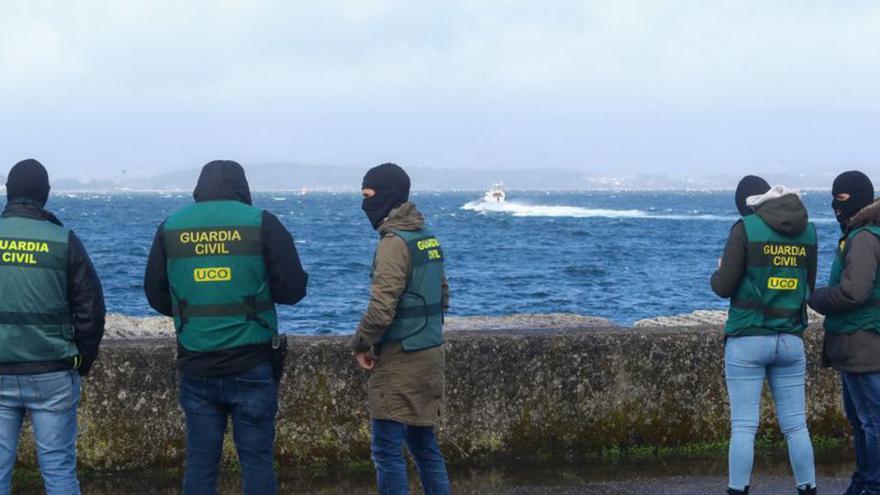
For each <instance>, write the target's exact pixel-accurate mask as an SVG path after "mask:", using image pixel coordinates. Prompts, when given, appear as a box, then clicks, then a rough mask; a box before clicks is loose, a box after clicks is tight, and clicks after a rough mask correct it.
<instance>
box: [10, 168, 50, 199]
mask: <svg viewBox="0 0 880 495" xmlns="http://www.w3.org/2000/svg"><path fill="white" fill-rule="evenodd" d="M16 199H31V200H33V201H35V202H36V203H37V204H38V205H40V208H42V207H44V206H46V201H48V200H49V173H48V172H46V168H45V167H43V165H42V164H41V163H40V162H38V161H36V160H34V159H27V160H22V161H20V162H18V163H16V164H15V166H14V167H12V170H10V171H9V176H8V177H6V200H7V201H14V200H16Z"/></svg>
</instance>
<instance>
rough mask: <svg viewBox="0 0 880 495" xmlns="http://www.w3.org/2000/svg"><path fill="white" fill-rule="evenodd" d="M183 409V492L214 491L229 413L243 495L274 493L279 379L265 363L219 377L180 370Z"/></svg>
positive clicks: (201, 494)
mask: <svg viewBox="0 0 880 495" xmlns="http://www.w3.org/2000/svg"><path fill="white" fill-rule="evenodd" d="M180 405H181V407H182V408H183V412H184V413H185V414H186V472H185V474H184V477H183V493H184V494H185V495H215V494H216V493H217V474H218V465H219V463H220V454H221V451H222V449H223V435H224V434H225V433H226V424H227V421H228V417H229V416H232V426H233V434H232V438H233V440H234V441H235V448H236V450H237V451H238V460H239V462H240V463H241V475H242V480H243V481H242V492H243V493H244V494H245V495H274V494H276V493H277V490H278V487H277V483H276V481H275V467H274V456H273V453H274V452H273V451H274V444H275V413H276V412H277V411H278V382H277V380H275V377H274V376H273V375H272V367H271V365H270V364H269V363H265V364H261V365H259V366H256V367H255V368H252V369H250V370H248V371H245V372H244V373H239V374H236V375H228V376H219V377H200V376H188V375H184V374H181V375H180Z"/></svg>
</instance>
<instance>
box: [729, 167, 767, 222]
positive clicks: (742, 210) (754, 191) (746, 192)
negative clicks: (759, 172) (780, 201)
mask: <svg viewBox="0 0 880 495" xmlns="http://www.w3.org/2000/svg"><path fill="white" fill-rule="evenodd" d="M769 190H770V184H768V183H767V181H766V180H764V179H762V178H760V177H758V176H756V175H747V176H745V177H743V179H742V180H741V181H739V184H738V185H737V186H736V209H737V210H739V214H740V215H742V216H747V215H751V214H752V213H754V210H752V209H751V208H749V207H748V205H746V198H748V197H750V196H759V195H761V194H765V193H766V192H767V191H769Z"/></svg>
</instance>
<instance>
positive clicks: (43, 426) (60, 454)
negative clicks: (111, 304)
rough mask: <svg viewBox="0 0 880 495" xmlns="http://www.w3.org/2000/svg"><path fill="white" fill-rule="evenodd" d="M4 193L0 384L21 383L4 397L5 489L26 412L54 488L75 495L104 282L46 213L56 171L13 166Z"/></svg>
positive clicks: (1, 481)
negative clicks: (82, 404)
mask: <svg viewBox="0 0 880 495" xmlns="http://www.w3.org/2000/svg"><path fill="white" fill-rule="evenodd" d="M6 196H7V199H8V201H7V203H6V208H5V209H4V210H3V214H2V216H0V252H2V255H3V276H2V277H0V294H2V297H0V314H2V315H3V317H2V319H0V383H3V384H4V385H3V386H2V388H9V387H8V385H6V384H11V383H14V384H16V385H15V390H16V391H15V393H14V394H12V393H5V392H6V390H4V393H3V394H0V410H2V411H3V413H2V414H0V432H2V433H0V443H2V444H3V445H4V448H2V449H0V472H2V473H4V474H2V475H0V493H9V490H10V481H11V474H12V471H13V466H14V464H15V450H16V447H15V446H16V444H17V442H18V438H19V436H20V435H21V425H22V419H23V418H24V416H25V415H27V416H29V417H30V418H31V422H32V423H33V429H34V431H35V432H37V433H38V434H39V435H38V438H39V441H38V442H36V445H37V453H38V455H39V456H40V459H43V458H47V459H48V458H51V459H52V462H51V463H50V464H48V467H51V468H52V469H45V468H46V467H47V465H43V466H41V467H42V468H44V469H43V470H42V477H43V480H44V483H45V484H46V486H47V487H49V488H48V489H47V491H48V492H49V493H65V494H67V493H69V494H71V495H75V494H79V493H80V488H79V481H78V480H77V473H76V431H77V429H76V423H77V409H78V404H79V397H80V376H85V375H86V374H88V372H89V370H90V369H91V367H92V364H93V363H94V362H95V359H96V358H97V357H98V349H99V347H100V344H101V339H102V337H103V335H104V318H105V307H104V295H103V291H102V289H101V281H100V280H99V279H98V275H97V273H96V272H95V269H94V267H93V266H92V262H91V261H90V260H89V256H88V253H87V252H86V248H85V247H84V246H83V243H82V242H81V241H80V239H79V237H77V235H76V234H75V233H74V232H73V231H72V230H69V229H66V228H64V227H63V226H62V225H61V221H59V220H58V219H57V218H56V217H55V215H53V214H51V213H49V212H48V211H46V210H45V209H44V208H45V206H46V201H47V200H48V199H49V174H48V173H47V172H46V169H45V168H44V167H43V165H41V164H40V162H38V161H36V160H23V161H21V162H19V163H17V164H16V165H15V166H14V167H12V170H10V171H9V175H8V178H7V182H6ZM23 240H27V241H28V242H24V241H23ZM25 244H26V246H25ZM15 246H17V247H15ZM58 310H61V311H60V312H59V311H58ZM13 395H14V397H13Z"/></svg>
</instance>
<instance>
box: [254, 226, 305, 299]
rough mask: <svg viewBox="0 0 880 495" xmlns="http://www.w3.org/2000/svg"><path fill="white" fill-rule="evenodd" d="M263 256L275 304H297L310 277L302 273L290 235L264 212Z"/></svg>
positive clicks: (303, 271)
mask: <svg viewBox="0 0 880 495" xmlns="http://www.w3.org/2000/svg"><path fill="white" fill-rule="evenodd" d="M263 257H264V259H265V260H266V268H267V270H268V272H269V287H270V289H271V291H272V300H273V301H274V302H275V303H277V304H296V303H298V302H300V301H301V300H302V299H303V298H304V297H306V286H307V285H308V283H309V275H308V274H307V273H306V272H305V270H303V267H302V263H301V262H300V260H299V255H298V254H297V252H296V244H295V243H294V242H293V236H291V235H290V232H288V231H287V229H286V228H284V225H282V223H281V221H279V220H278V218H277V217H275V215H272V214H271V213H269V212H266V211H264V212H263Z"/></svg>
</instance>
